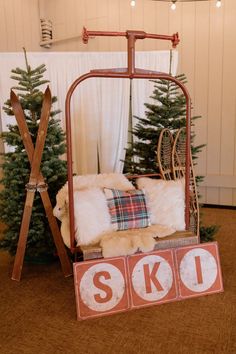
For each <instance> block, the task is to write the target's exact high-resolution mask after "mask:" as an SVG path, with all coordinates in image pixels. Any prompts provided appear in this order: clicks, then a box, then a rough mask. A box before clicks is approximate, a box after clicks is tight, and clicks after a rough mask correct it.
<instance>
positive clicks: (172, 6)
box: [131, 0, 222, 10]
mask: <svg viewBox="0 0 236 354" xmlns="http://www.w3.org/2000/svg"><path fill="white" fill-rule="evenodd" d="M152 1H162V2H163V1H164V2H171V6H170V8H171V10H175V9H176V3H178V2H197V1H210V0H152ZM215 1H216V7H217V8H220V7H221V6H222V1H221V0H215ZM131 2H132V1H131Z"/></svg>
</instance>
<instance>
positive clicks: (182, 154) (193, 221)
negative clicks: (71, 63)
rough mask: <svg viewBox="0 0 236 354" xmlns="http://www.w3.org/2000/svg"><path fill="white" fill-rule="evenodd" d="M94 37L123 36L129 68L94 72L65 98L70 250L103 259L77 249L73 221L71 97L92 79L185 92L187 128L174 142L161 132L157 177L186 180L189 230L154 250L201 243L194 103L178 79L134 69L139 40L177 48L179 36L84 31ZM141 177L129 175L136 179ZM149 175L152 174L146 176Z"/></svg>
mask: <svg viewBox="0 0 236 354" xmlns="http://www.w3.org/2000/svg"><path fill="white" fill-rule="evenodd" d="M95 36H122V37H125V38H126V39H127V45H128V46H127V68H116V69H101V70H99V69H98V70H91V71H90V72H89V73H86V74H84V75H82V76H80V77H79V78H77V79H76V80H75V81H74V82H73V83H72V85H71V86H70V88H69V90H68V92H67V96H66V138H67V163H68V165H67V168H68V193H69V217H70V250H71V252H72V253H75V254H77V253H78V252H79V253H80V252H81V251H82V253H83V259H84V260H88V259H92V258H101V257H102V252H101V247H100V246H84V247H78V246H76V241H75V220H74V194H73V169H72V164H73V156H72V135H71V98H72V96H73V93H74V91H75V89H76V88H77V86H78V85H79V84H80V83H82V82H83V81H84V80H87V79H90V78H95V77H96V78H129V79H152V80H153V79H165V80H169V81H172V82H174V83H175V84H176V85H177V86H178V87H179V88H180V89H181V90H182V92H183V94H184V96H185V98H186V127H185V128H184V129H182V130H181V131H179V132H178V134H177V135H176V137H175V140H173V137H172V134H171V132H170V131H169V130H168V129H164V130H163V131H162V132H161V135H160V139H159V142H158V146H157V162H158V166H159V171H157V175H159V178H162V179H164V180H168V179H178V178H182V177H184V178H185V225H186V230H185V231H182V232H176V233H175V234H173V235H171V236H167V237H166V238H165V239H160V240H158V239H157V242H156V246H155V249H160V248H168V247H177V246H181V245H187V244H197V243H199V211H198V201H197V192H196V184H195V178H194V174H193V168H192V158H191V150H190V129H191V100H190V96H189V93H188V91H187V89H186V87H185V86H184V85H183V83H182V82H180V81H179V80H178V79H177V78H175V77H173V76H171V75H169V74H167V73H162V72H156V71H151V70H144V69H138V68H136V67H135V42H136V40H138V39H145V38H151V39H161V40H168V41H171V42H172V46H173V47H174V48H175V47H176V46H177V44H178V43H179V38H178V33H176V34H173V35H172V36H168V35H157V34H149V33H145V32H143V31H126V32H102V31H101V32H100V31H87V30H86V29H85V28H84V30H83V41H84V43H87V42H88V40H89V38H90V37H95ZM143 176H144V175H142V176H129V178H137V177H143ZM145 176H150V175H145Z"/></svg>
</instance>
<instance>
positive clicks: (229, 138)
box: [220, 1, 236, 205]
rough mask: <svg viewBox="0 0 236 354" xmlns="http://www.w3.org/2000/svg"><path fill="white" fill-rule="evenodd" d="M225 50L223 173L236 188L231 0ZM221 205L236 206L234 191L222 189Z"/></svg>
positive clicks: (235, 7)
mask: <svg viewBox="0 0 236 354" xmlns="http://www.w3.org/2000/svg"><path fill="white" fill-rule="evenodd" d="M223 10H224V38H223V40H224V47H223V73H222V120H221V155H220V174H221V175H229V176H232V179H233V180H234V186H233V187H232V188H236V171H234V166H235V165H236V154H235V142H236V138H235V132H236V119H235V116H236V105H235V102H236V94H235V80H236V73H235V70H232V68H233V67H234V64H235V61H236V48H235V46H234V45H232V43H236V32H235V31H232V28H233V26H234V23H235V13H236V2H235V1H228V2H226V3H225V4H224V9H223ZM220 204H224V205H232V204H233V191H232V190H231V191H229V190H228V189H221V190H220Z"/></svg>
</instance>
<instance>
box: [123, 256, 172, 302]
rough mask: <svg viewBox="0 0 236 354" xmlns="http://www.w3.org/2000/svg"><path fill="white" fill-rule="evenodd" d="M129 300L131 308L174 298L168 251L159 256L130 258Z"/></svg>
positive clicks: (170, 257)
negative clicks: (131, 303)
mask: <svg viewBox="0 0 236 354" xmlns="http://www.w3.org/2000/svg"><path fill="white" fill-rule="evenodd" d="M128 265H129V272H130V275H131V279H132V281H131V300H132V302H133V306H134V307H135V306H138V307H139V306H145V305H147V304H149V305H150V304H153V303H154V302H160V301H161V302H164V301H167V300H168V301H170V299H172V298H175V297H176V296H177V295H176V291H175V284H174V275H173V270H172V269H174V267H173V259H172V253H171V252H170V251H162V252H159V254H158V255H157V254H149V255H147V256H144V255H137V256H136V255H134V256H132V257H130V259H129V262H128Z"/></svg>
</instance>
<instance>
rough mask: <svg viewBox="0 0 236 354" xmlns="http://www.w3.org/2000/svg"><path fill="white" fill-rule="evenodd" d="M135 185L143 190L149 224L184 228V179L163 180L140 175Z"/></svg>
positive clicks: (178, 228) (179, 229)
mask: <svg viewBox="0 0 236 354" xmlns="http://www.w3.org/2000/svg"><path fill="white" fill-rule="evenodd" d="M137 186H138V188H139V189H144V190H145V193H146V198H147V205H148V207H149V211H150V216H151V224H161V225H166V226H169V227H172V228H174V229H175V230H177V231H181V230H184V229H185V218H184V216H185V215H184V211H185V192H184V179H180V180H177V181H164V180H161V179H152V178H148V177H141V178H138V179H137Z"/></svg>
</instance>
